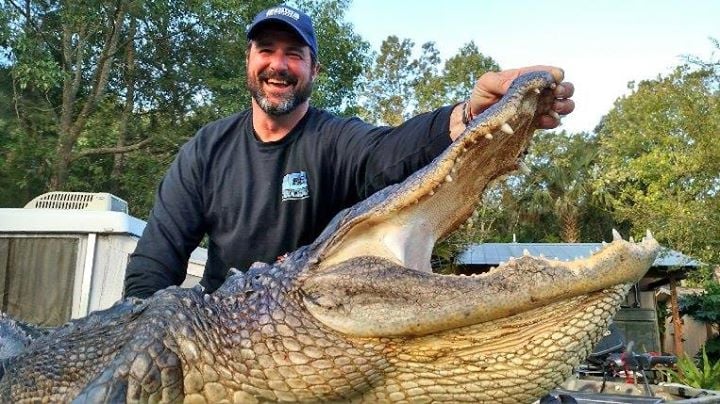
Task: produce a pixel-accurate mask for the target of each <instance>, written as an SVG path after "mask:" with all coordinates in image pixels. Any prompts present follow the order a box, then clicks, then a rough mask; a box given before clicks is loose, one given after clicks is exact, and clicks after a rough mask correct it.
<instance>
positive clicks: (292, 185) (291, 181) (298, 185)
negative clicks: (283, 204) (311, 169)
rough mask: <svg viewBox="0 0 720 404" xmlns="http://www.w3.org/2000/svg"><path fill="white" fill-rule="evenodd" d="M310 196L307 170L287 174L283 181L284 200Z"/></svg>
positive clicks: (295, 199)
mask: <svg viewBox="0 0 720 404" xmlns="http://www.w3.org/2000/svg"><path fill="white" fill-rule="evenodd" d="M309 197H310V191H309V190H308V182H307V174H306V173H305V171H300V172H297V173H290V174H285V177H283V182H282V200H283V201H297V200H300V199H306V198H309Z"/></svg>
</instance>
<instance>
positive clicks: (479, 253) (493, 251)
mask: <svg viewBox="0 0 720 404" xmlns="http://www.w3.org/2000/svg"><path fill="white" fill-rule="evenodd" d="M601 247H602V243H483V244H473V245H471V246H469V247H468V248H467V249H465V251H463V252H462V253H460V255H458V258H457V263H458V264H460V265H498V264H500V263H501V262H507V261H508V260H509V259H510V257H521V256H522V255H523V251H525V250H527V251H528V252H529V253H530V254H531V255H534V256H540V255H542V256H544V257H547V258H552V259H559V260H561V261H572V260H575V259H578V258H586V257H589V256H590V255H591V254H592V253H593V252H595V251H598V250H599V249H600V248H601ZM700 265H701V264H700V262H698V261H696V260H694V259H692V258H690V257H688V256H686V255H683V254H682V253H680V252H677V251H675V250H671V249H669V248H664V247H663V250H662V251H661V253H660V254H659V255H658V257H657V258H656V259H655V262H654V263H653V267H671V268H673V267H699V266H700Z"/></svg>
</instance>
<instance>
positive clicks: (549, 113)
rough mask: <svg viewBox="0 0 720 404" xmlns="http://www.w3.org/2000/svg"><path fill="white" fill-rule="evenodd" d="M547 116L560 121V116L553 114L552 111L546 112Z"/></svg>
mask: <svg viewBox="0 0 720 404" xmlns="http://www.w3.org/2000/svg"><path fill="white" fill-rule="evenodd" d="M548 115H550V116H551V117H553V118H555V119H557V120H560V114H558V113H557V112H555V111H553V110H550V111H548Z"/></svg>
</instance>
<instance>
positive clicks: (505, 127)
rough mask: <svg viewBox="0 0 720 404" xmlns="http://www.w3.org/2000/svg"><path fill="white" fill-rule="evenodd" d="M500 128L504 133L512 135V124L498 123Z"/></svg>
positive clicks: (513, 132)
mask: <svg viewBox="0 0 720 404" xmlns="http://www.w3.org/2000/svg"><path fill="white" fill-rule="evenodd" d="M500 130H501V131H503V133H505V134H506V135H514V134H515V131H514V130H513V128H512V126H510V125H509V124H508V123H507V122H505V123H504V124H502V125H500Z"/></svg>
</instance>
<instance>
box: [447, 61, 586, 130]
mask: <svg viewBox="0 0 720 404" xmlns="http://www.w3.org/2000/svg"><path fill="white" fill-rule="evenodd" d="M538 70H544V71H547V72H550V74H552V75H553V77H554V78H555V82H556V83H557V86H556V87H555V89H554V90H553V94H554V95H555V102H554V103H553V105H552V107H551V111H553V112H554V114H548V115H542V116H540V117H539V122H538V124H539V126H540V128H543V129H552V128H555V127H557V126H559V125H560V118H561V117H562V116H564V115H567V114H569V113H571V112H572V111H573V110H574V109H575V102H574V101H573V100H571V99H570V97H572V95H573V92H574V91H575V88H574V87H573V85H572V83H567V82H563V81H562V80H563V78H564V77H565V73H564V72H563V70H562V69H560V68H558V67H553V66H529V67H522V68H519V69H508V70H503V71H500V72H487V73H485V74H483V75H482V76H480V78H479V79H478V81H477V82H476V83H475V86H474V87H473V91H472V94H471V95H470V98H469V99H468V106H467V107H469V112H470V114H471V115H472V116H477V115H479V114H481V113H482V112H483V111H485V110H486V109H488V108H489V107H490V106H491V105H493V104H495V103H496V102H498V101H499V100H500V98H502V96H503V95H504V94H505V93H506V92H507V90H508V88H510V85H511V84H512V82H513V80H515V79H516V78H518V77H519V76H520V75H522V74H525V73H529V72H533V71H538ZM464 108H465V105H464V103H460V104H458V105H457V106H455V108H454V109H453V112H452V114H451V115H450V138H451V139H452V140H455V139H457V137H458V136H460V134H461V133H462V132H463V130H465V124H464V123H463V113H464V111H463V109H464Z"/></svg>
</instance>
